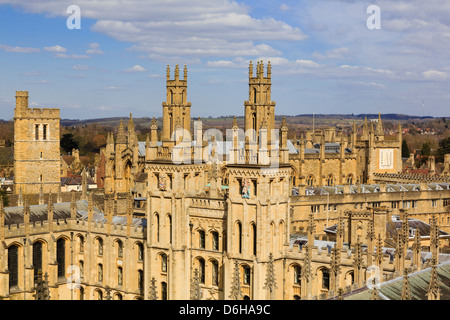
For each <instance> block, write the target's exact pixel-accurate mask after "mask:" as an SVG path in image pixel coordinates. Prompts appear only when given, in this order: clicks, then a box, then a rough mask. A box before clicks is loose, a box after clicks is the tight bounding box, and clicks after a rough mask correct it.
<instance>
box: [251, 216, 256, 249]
mask: <svg viewBox="0 0 450 320" xmlns="http://www.w3.org/2000/svg"><path fill="white" fill-rule="evenodd" d="M251 231H252V236H253V239H252V242H253V248H252V249H253V255H254V256H256V243H257V242H256V225H255V224H254V223H252V227H251Z"/></svg>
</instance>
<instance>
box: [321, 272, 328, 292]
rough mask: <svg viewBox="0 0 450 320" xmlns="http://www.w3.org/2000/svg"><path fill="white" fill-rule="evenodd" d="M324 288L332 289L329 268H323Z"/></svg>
mask: <svg viewBox="0 0 450 320" xmlns="http://www.w3.org/2000/svg"><path fill="white" fill-rule="evenodd" d="M322 288H323V289H330V273H329V272H328V270H327V269H323V270H322Z"/></svg>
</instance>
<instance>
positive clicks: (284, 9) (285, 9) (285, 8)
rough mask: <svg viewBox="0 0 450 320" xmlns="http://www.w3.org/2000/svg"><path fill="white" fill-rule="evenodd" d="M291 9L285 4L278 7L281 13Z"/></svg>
mask: <svg viewBox="0 0 450 320" xmlns="http://www.w3.org/2000/svg"><path fill="white" fill-rule="evenodd" d="M290 9H291V7H289V6H288V5H287V4H285V3H282V4H281V5H280V10H281V11H288V10H290Z"/></svg>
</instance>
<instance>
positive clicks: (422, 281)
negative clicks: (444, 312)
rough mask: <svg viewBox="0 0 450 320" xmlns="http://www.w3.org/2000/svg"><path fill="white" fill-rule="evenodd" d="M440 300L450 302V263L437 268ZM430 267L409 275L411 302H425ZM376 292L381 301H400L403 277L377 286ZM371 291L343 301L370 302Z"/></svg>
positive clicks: (366, 290) (348, 296)
mask: <svg viewBox="0 0 450 320" xmlns="http://www.w3.org/2000/svg"><path fill="white" fill-rule="evenodd" d="M436 269H437V273H438V276H439V288H440V293H441V296H440V298H441V300H450V262H447V263H443V264H440V265H438V266H437V268H436ZM430 275H431V267H430V268H427V269H424V270H420V271H417V272H414V273H411V274H409V279H408V280H409V286H410V291H411V300H427V299H428V297H427V290H428V285H429V283H430ZM377 289H378V292H379V293H380V297H381V298H382V299H383V300H401V297H402V289H403V276H401V277H398V278H396V279H393V280H389V281H386V282H382V283H380V284H379V288H377ZM371 295H372V291H371V290H370V289H368V288H365V289H364V290H362V291H360V292H358V293H355V294H351V293H350V294H348V295H344V300H370V299H371Z"/></svg>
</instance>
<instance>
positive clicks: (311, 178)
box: [306, 175, 314, 187]
mask: <svg viewBox="0 0 450 320" xmlns="http://www.w3.org/2000/svg"><path fill="white" fill-rule="evenodd" d="M306 185H307V186H310V187H312V186H313V185H314V176H313V175H310V176H308V178H307V179H306Z"/></svg>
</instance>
